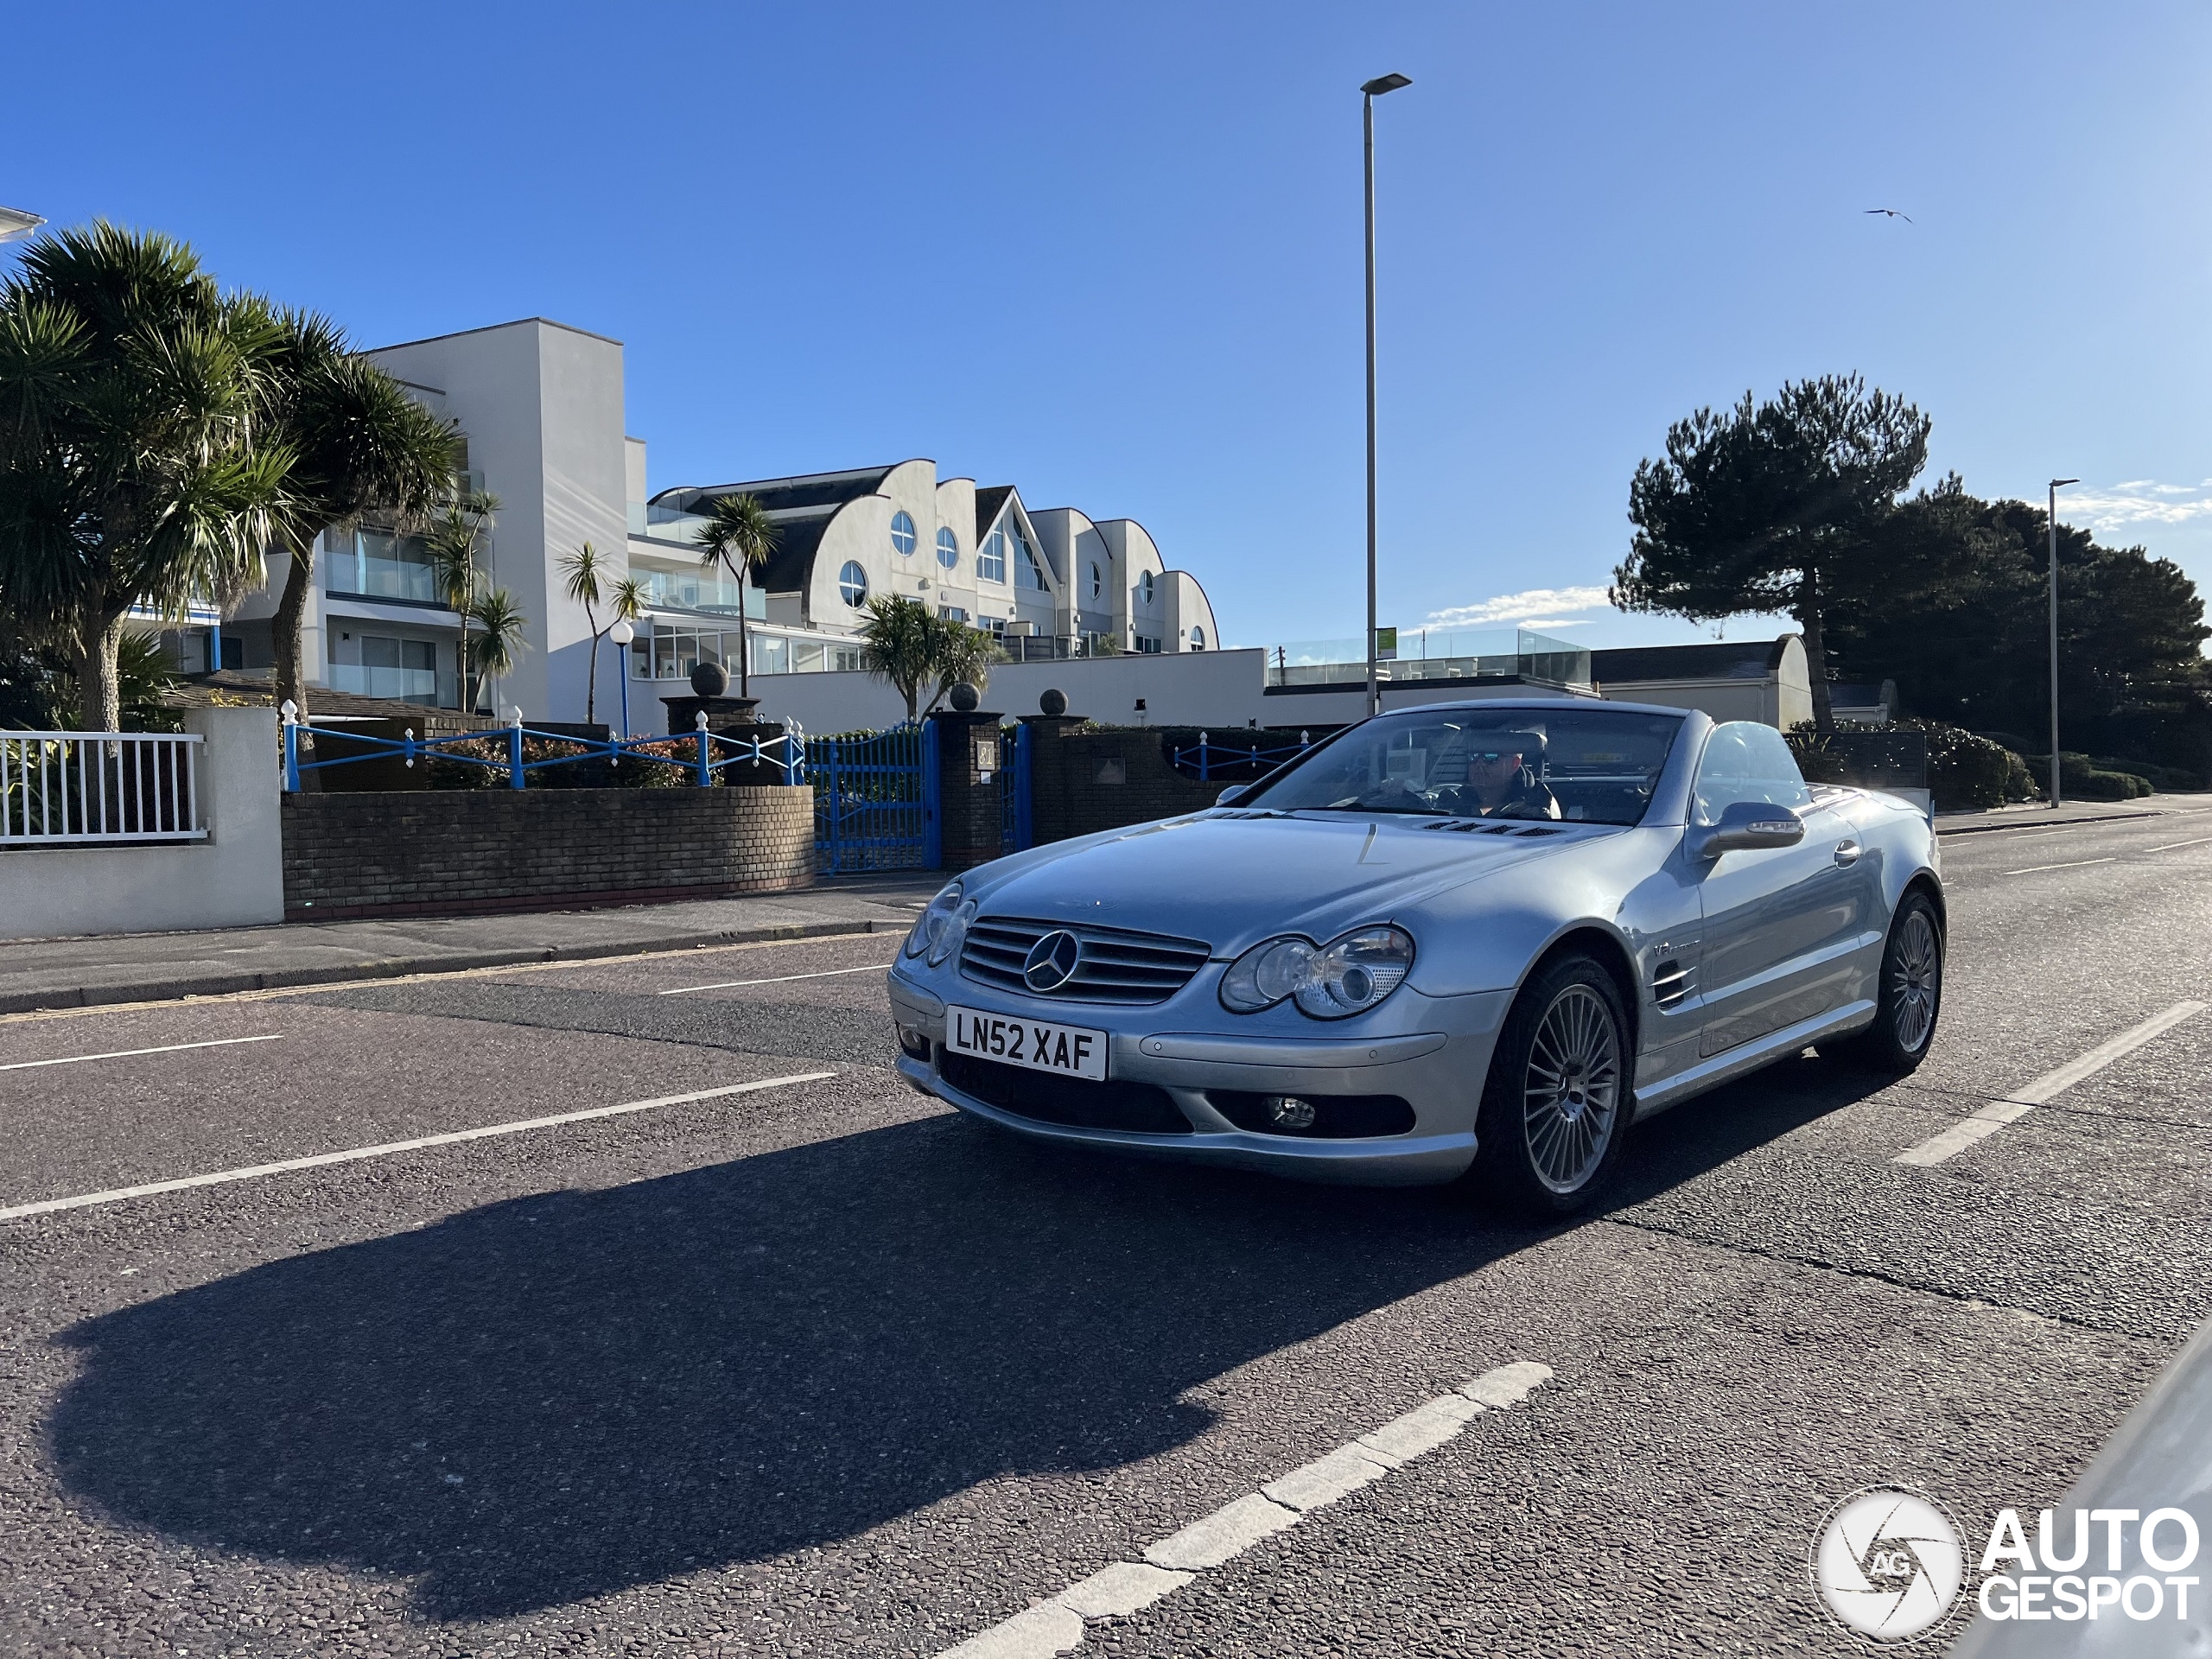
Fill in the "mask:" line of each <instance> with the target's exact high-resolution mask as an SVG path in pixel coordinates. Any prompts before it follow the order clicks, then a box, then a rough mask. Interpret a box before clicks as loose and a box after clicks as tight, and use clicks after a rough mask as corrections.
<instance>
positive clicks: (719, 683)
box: [691, 662, 729, 697]
mask: <svg viewBox="0 0 2212 1659" xmlns="http://www.w3.org/2000/svg"><path fill="white" fill-rule="evenodd" d="M691 690H692V691H693V692H694V693H695V694H696V695H697V696H702V697H726V696H728V695H729V670H728V669H726V668H724V667H723V666H722V665H721V664H720V663H715V662H704V663H701V664H699V666H698V667H696V668H695V669H693V670H692V671H691Z"/></svg>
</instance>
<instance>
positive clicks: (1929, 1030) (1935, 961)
mask: <svg viewBox="0 0 2212 1659" xmlns="http://www.w3.org/2000/svg"><path fill="white" fill-rule="evenodd" d="M1942 1007H1943V924H1942V920H1941V918H1938V917H1937V915H1936V906H1934V905H1933V904H1931V903H1930V902H1929V898H1928V895H1927V894H1926V893H1917V892H1916V893H1907V894H1905V896H1904V898H1903V899H1900V900H1899V901H1898V903H1897V914H1896V915H1894V916H1892V917H1891V918H1890V937H1889V940H1888V942H1887V943H1886V944H1884V945H1883V947H1882V978H1881V988H1880V990H1879V992H1878V994H1877V997H1876V1001H1875V1007H1874V1023H1873V1024H1872V1025H1871V1026H1869V1027H1867V1028H1866V1030H1865V1031H1863V1032H1861V1033H1859V1034H1858V1035H1857V1036H1856V1037H1853V1039H1851V1041H1850V1043H1849V1045H1848V1046H1847V1050H1846V1054H1847V1058H1849V1059H1850V1060H1851V1061H1852V1062H1853V1064H1855V1065H1861V1066H1864V1067H1866V1069H1867V1070H1869V1071H1879V1072H1883V1073H1885V1074H1886V1075H1888V1076H1891V1077H1904V1076H1905V1075H1907V1074H1908V1073H1910V1072H1911V1071H1916V1070H1918V1069H1919V1065H1920V1063H1921V1061H1923V1060H1924V1059H1926V1058H1928V1050H1929V1046H1930V1045H1931V1044H1932V1043H1934V1041H1935V1039H1936V1016H1937V1015H1938V1014H1941V1013H1942Z"/></svg>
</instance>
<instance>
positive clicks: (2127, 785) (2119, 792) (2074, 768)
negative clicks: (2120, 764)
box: [2031, 749, 2152, 801]
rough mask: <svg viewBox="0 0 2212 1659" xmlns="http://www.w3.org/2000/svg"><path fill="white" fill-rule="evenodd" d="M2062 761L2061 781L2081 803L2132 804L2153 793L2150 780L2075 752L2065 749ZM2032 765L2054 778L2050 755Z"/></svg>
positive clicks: (2041, 772)
mask: <svg viewBox="0 0 2212 1659" xmlns="http://www.w3.org/2000/svg"><path fill="white" fill-rule="evenodd" d="M2058 762H2059V766H2058V773H2059V782H2060V783H2062V784H2063V785H2065V787H2066V792H2067V794H2068V795H2069V797H2071V798H2073V799H2075V800H2077V801H2132V800H2133V799H2135V798H2137V797H2138V796H2139V795H2148V794H2150V793H2152V788H2151V780H2150V779H2147V778H2144V777H2141V776H2139V774H2137V773H2136V772H2123V771H2120V770H2117V769H2107V766H2106V765H2105V763H2103V762H2101V761H2096V760H2091V759H2090V758H2089V757H2088V755H2086V754H2079V753H2075V751H2073V750H2072V749H2061V750H2060V751H2059V753H2058ZM2031 764H2032V765H2033V766H2035V768H2036V771H2037V773H2038V775H2040V776H2042V777H2045V778H2048V777H2049V776H2050V756H2049V755H2047V754H2039V755H2036V756H2033V757H2031ZM2127 764H2129V765H2131V766H2132V765H2133V762H2129V763H2127Z"/></svg>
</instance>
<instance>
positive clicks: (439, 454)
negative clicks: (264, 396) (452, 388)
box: [268, 311, 460, 719]
mask: <svg viewBox="0 0 2212 1659" xmlns="http://www.w3.org/2000/svg"><path fill="white" fill-rule="evenodd" d="M278 323H279V326H280V327H281V328H282V330H283V343H282V346H281V347H280V349H279V350H278V352H277V357H276V361H275V365H274V369H275V372H273V373H272V375H271V376H270V382H271V389H270V396H269V398H268V409H269V414H270V425H271V429H272V430H273V431H274V432H275V433H276V434H277V435H279V436H280V437H281V439H282V441H283V442H287V443H289V445H290V446H291V448H292V450H293V453H294V455H295V460H294V462H293V465H292V468H291V471H290V474H289V478H288V480H287V485H286V488H285V491H284V493H283V499H282V501H281V502H280V503H279V505H278V509H277V513H276V515H275V529H276V532H277V533H276V541H277V545H278V547H279V548H280V549H282V550H283V552H284V554H285V555H286V558H285V570H284V588H283V594H281V595H280V596H279V597H278V599H277V612H276V615H275V616H274V617H273V618H272V619H271V620H270V633H271V636H272V644H273V645H274V646H275V648H276V657H277V675H276V678H277V701H278V702H291V703H293V704H294V705H295V706H296V708H297V709H299V711H300V716H301V718H302V719H305V718H306V716H307V677H306V674H305V673H304V671H303V670H302V666H301V659H300V626H301V619H302V617H303V616H304V615H305V614H306V612H307V601H308V588H309V587H310V585H311V584H312V582H313V580H314V575H315V568H314V562H315V551H314V550H315V537H318V536H321V535H322V534H324V533H325V532H326V531H330V530H332V529H334V528H335V527H336V526H338V525H340V524H349V523H351V522H353V520H355V519H357V518H359V517H360V515H361V514H362V513H364V512H367V511H369V510H371V509H372V508H381V509H384V510H385V511H388V512H391V513H392V514H394V515H395V516H396V517H398V518H403V519H404V518H417V517H420V516H421V515H422V514H423V513H424V512H428V511H429V508H430V507H431V505H433V503H434V502H435V500H436V499H438V497H439V496H440V495H441V494H442V493H450V492H451V491H452V489H453V475H454V464H455V462H456V461H458V460H459V459H460V453H459V452H460V430H459V429H458V428H457V427H455V426H454V424H453V423H451V422H448V421H444V420H441V419H440V418H439V417H438V416H435V415H433V414H432V413H431V412H430V411H429V410H427V409H425V408H424V407H423V405H422V404H418V403H416V401H415V399H414V398H412V397H409V396H408V394H407V391H406V390H405V389H404V387H402V386H401V385H400V384H399V383H398V382H397V380H394V379H393V378H391V376H390V375H388V374H386V373H385V372H384V371H383V370H382V369H379V368H378V367H377V366H376V365H374V364H373V363H371V362H369V361H368V360H367V359H365V358H362V357H359V356H358V355H356V354H355V353H353V350H352V349H351V348H350V347H349V346H347V345H346V336H345V334H343V333H341V332H340V329H339V328H338V327H337V325H336V324H334V323H333V322H332V321H330V320H329V319H328V318H327V317H322V316H319V315H315V313H314V312H311V311H287V312H285V313H283V315H281V316H280V317H279V318H278Z"/></svg>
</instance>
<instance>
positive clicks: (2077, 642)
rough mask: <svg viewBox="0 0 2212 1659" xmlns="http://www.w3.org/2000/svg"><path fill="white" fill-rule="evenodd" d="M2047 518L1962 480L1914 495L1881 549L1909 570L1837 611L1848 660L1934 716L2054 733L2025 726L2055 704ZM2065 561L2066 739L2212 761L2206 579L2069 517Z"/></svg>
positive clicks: (1839, 640)
mask: <svg viewBox="0 0 2212 1659" xmlns="http://www.w3.org/2000/svg"><path fill="white" fill-rule="evenodd" d="M2047 524H2048V521H2047V519H2046V517H2045V514H2044V509H2043V508H2042V507H2040V506H2036V505H2030V504H2028V503H2026V502H2021V501H1984V500H1980V499H1977V498H1975V497H1974V496H1971V495H1968V494H1967V493H1966V492H1965V491H1964V490H1963V489H1962V488H1961V487H1960V486H1959V483H1958V480H1956V479H1949V480H1945V481H1944V483H1943V484H1942V485H1940V486H1937V487H1936V489H1934V490H1930V491H1925V492H1923V493H1921V494H1919V495H1917V496H1916V497H1914V498H1913V499H1910V500H1909V501H1906V502H1904V503H1903V504H1901V505H1899V506H1898V508H1897V511H1896V512H1893V513H1891V515H1890V516H1889V518H1886V519H1885V521H1884V522H1883V524H1881V526H1880V527H1879V529H1878V531H1876V532H1875V533H1874V535H1873V536H1872V538H1871V540H1870V542H1869V545H1868V550H1867V557H1868V560H1869V563H1870V565H1871V566H1872V568H1873V569H1876V570H1878V571H1884V572H1897V573H1898V574H1897V579H1896V580H1895V581H1894V582H1893V583H1892V584H1891V586H1890V588H1889V589H1888V591H1887V592H1885V590H1884V588H1883V586H1882V585H1881V584H1873V585H1871V586H1869V587H1868V588H1866V590H1865V591H1862V592H1860V593H1858V594H1853V595H1852V596H1850V598H1849V599H1848V600H1847V601H1845V602H1842V603H1840V604H1839V605H1838V606H1837V607H1836V608H1835V610H1834V613H1833V614H1832V617H1831V620H1830V642H1829V643H1830V647H1831V655H1832V657H1833V659H1834V662H1835V663H1836V664H1837V666H1838V669H1839V671H1840V672H1841V673H1842V675H1843V676H1844V677H1847V678H1849V679H1853V680H1866V681H1878V680H1882V679H1885V678H1887V679H1895V680H1896V681H1897V690H1898V695H1899V696H1900V698H1901V700H1902V701H1903V702H1904V705H1905V707H1907V708H1909V709H1912V710H1913V711H1914V712H1915V713H1916V714H1917V715H1923V716H1926V717H1927V718H1929V719H1931V720H1936V721H1946V722H1950V723H1955V724H1958V725H1962V726H1967V727H1970V728H1973V729H1974V730H1977V731H1980V732H1984V733H1987V734H1992V735H1994V736H1997V737H1998V738H1999V739H2000V741H2006V742H2007V744H2008V747H2015V748H2017V749H2019V750H2022V751H2025V750H2027V749H2029V748H2031V747H2033V748H2037V749H2041V748H2045V747H2047V746H2048V742H2049V739H2048V738H2047V737H2043V738H2042V741H2036V739H2034V738H2031V737H2027V736H2024V734H2038V735H2040V734H2044V733H2045V732H2046V730H2047V722H2048V721H2049V718H2050V715H2049V702H2048V698H2049V696H2050V678H2049V669H2048V666H2047V663H2048V651H2049V644H2048V635H2047V632H2046V630H2047V628H2048V627H2049V616H2050V611H2049V601H2048V587H2047V576H2046V570H2047V560H2048V551H2047V547H2048V543H2047V540H2046V537H2047V534H2048V529H2047ZM2058 566H2059V569H2058V587H2059V698H2060V705H2061V707H2060V722H2061V735H2062V737H2070V738H2073V739H2075V740H2076V741H2079V742H2080V743H2081V744H2082V747H2083V748H2084V750H2085V751H2087V752H2089V753H2100V754H2108V755H2119V756H2128V757H2139V759H2140V760H2142V761H2144V762H2148V763H2150V764H2151V765H2152V766H2161V767H2171V768H2177V769H2178V770H2180V771H2181V772H2185V773H2187V774H2189V775H2190V776H2191V777H2193V778H2198V779H2202V777H2204V776H2205V775H2206V774H2207V773H2208V772H2212V674H2208V672H2207V667H2206V664H2205V662H2204V659H2203V657H2202V651H2201V647H2202V644H2203V642H2204V640H2205V639H2207V638H2208V637H2212V630H2208V629H2207V628H2206V626H2205V625H2204V607H2203V601H2202V600H2201V599H2200V598H2199V597H2198V595H2197V593H2196V585H2195V584H2194V583H2193V582H2190V579H2189V578H2188V577H2187V576H2186V575H2183V573H2182V571H2181V569H2180V567H2179V566H2177V565H2176V564H2174V563H2172V561H2171V560H2168V559H2154V558H2152V557H2151V556H2148V554H2146V553H2145V550H2143V549H2141V548H2139V547H2132V548H2108V547H2104V546H2101V545H2099V544H2098V543H2096V542H2095V541H2094V540H2093V539H2092V538H2091V537H2090V536H2089V534H2088V532H2087V531H2081V530H2076V529H2074V528H2072V527H2071V526H2069V525H2066V524H2061V525H2060V526H2059V531H2058ZM2129 764H2130V765H2133V764H2134V762H2133V760H2131V761H2130V762H2129ZM2038 775H2039V776H2047V771H2046V772H2043V773H2039V774H2038ZM2100 787H2107V785H2100ZM2069 792H2070V790H2069Z"/></svg>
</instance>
